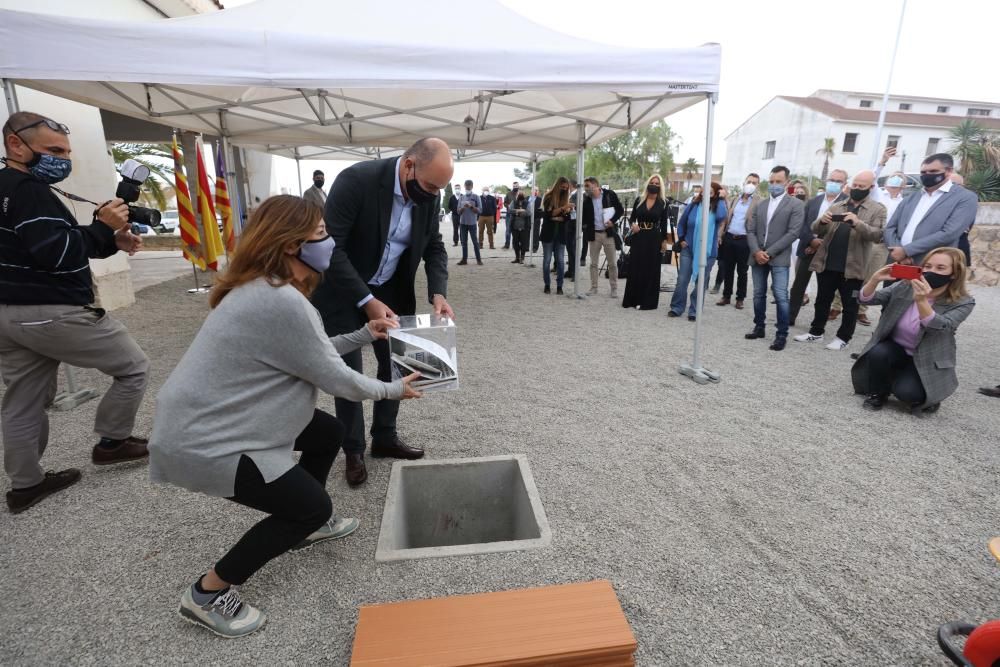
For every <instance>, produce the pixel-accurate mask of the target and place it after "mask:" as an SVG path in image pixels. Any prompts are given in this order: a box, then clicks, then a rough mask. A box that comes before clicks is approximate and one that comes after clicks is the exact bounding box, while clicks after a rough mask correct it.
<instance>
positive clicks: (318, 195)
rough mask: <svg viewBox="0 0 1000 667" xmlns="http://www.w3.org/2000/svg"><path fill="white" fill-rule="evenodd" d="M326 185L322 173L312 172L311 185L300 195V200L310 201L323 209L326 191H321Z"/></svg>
mask: <svg viewBox="0 0 1000 667" xmlns="http://www.w3.org/2000/svg"><path fill="white" fill-rule="evenodd" d="M325 184H326V176H325V175H324V174H323V172H322V171H320V170H319V169H317V170H316V171H314V172H313V184H312V186H310V187H309V189H308V190H306V191H305V192H303V193H302V198H303V199H305V200H306V201H311V202H312V203H314V204H316V205H317V206H319V207H320V208H325V206H326V191H324V190H323V186H324V185H325Z"/></svg>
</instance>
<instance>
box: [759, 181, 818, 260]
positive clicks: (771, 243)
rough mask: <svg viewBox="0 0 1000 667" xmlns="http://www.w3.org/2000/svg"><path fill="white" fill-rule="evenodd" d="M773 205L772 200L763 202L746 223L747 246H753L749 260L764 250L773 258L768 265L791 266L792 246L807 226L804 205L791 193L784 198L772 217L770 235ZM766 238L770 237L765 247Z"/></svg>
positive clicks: (763, 200)
mask: <svg viewBox="0 0 1000 667" xmlns="http://www.w3.org/2000/svg"><path fill="white" fill-rule="evenodd" d="M770 203H771V198H770V197H768V198H767V199H762V200H760V202H759V203H758V204H757V205H756V206H755V207H754V209H753V213H752V214H751V215H750V220H749V221H748V222H747V244H748V245H749V246H750V259H751V260H753V254H754V253H755V252H757V251H758V250H763V251H764V252H766V253H767V254H768V255H770V256H771V260H770V261H769V262H768V264H770V265H771V266H791V264H792V243H794V242H795V240H796V239H797V238H799V231H800V230H801V229H802V225H803V224H804V221H805V217H806V212H805V211H806V209H805V204H803V203H802V202H801V201H799V200H798V199H796V198H795V197H793V196H791V195H789V194H786V195H784V197H782V199H781V201H780V202H779V203H778V208H777V210H775V212H774V216H773V217H772V218H771V226H770V232H769V233H768V225H767V206H768V204H770ZM765 235H766V236H767V243H766V244H765V243H764V237H765ZM751 266H753V264H751Z"/></svg>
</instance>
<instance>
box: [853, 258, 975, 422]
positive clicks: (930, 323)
mask: <svg viewBox="0 0 1000 667" xmlns="http://www.w3.org/2000/svg"><path fill="white" fill-rule="evenodd" d="M896 266H898V265H895V264H889V265H887V266H884V267H882V268H881V269H879V270H878V271H877V272H875V274H874V275H873V276H872V277H871V278H869V280H868V282H867V283H866V284H865V285H864V287H862V288H861V292H860V294H859V299H858V300H859V301H860V302H861V303H876V304H879V305H881V306H884V307H885V309H884V310H883V312H882V316H881V317H880V318H879V322H878V328H877V329H876V330H875V333H874V334H872V337H871V340H869V341H868V344H867V345H866V346H865V349H864V350H863V351H862V353H861V356H860V357H859V358H858V360H857V362H856V363H855V364H854V367H853V368H852V369H851V379H852V381H853V383H854V392H855V393H857V394H866V395H867V397H866V398H865V402H864V407H865V408H866V409H868V410H881V409H882V406H883V405H885V402H886V400H887V399H888V397H889V394H890V393H892V394H894V395H895V396H896V398H898V399H899V400H900V401H902V402H904V403H907V404H909V406H910V409H911V411H912V412H913V413H914V414H921V413H925V412H927V413H929V412H935V411H936V410H937V409H938V408H939V407H940V405H941V401H943V400H944V399H946V398H948V397H949V396H951V395H952V394H953V393H954V392H955V390H956V389H957V388H958V376H957V375H956V374H955V331H956V330H957V329H958V325H960V324H961V323H962V322H963V321H965V318H967V317H968V316H969V314H970V313H971V312H972V309H973V308H974V307H975V305H976V302H975V299H973V298H972V297H971V296H969V294H968V292H967V291H966V289H965V274H966V269H965V255H963V254H962V251H961V250H958V249H956V248H937V249H935V250H932V251H930V252H929V253H927V255H926V257H925V259H924V264H923V273H922V274H921V275H919V276H917V277H915V278H911V279H903V280H900V281H899V282H897V283H894V284H892V285H891V286H889V287H886V288H883V289H878V284H879V283H880V282H882V281H884V280H889V279H891V278H892V277H893V276H892V274H893V272H894V268H893V267H896ZM904 268H905V267H904Z"/></svg>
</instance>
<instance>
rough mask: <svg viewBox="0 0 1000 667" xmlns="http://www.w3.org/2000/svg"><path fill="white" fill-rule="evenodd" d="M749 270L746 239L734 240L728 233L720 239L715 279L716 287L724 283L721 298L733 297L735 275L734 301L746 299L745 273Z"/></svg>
mask: <svg viewBox="0 0 1000 667" xmlns="http://www.w3.org/2000/svg"><path fill="white" fill-rule="evenodd" d="M749 268H750V245H749V244H748V243H747V237H746V236H743V237H741V238H736V237H734V236H733V235H732V234H729V233H728V232H727V233H726V234H725V235H724V236H723V237H722V247H720V248H719V273H718V276H717V277H716V279H715V284H716V285H718V284H719V282H720V280H721V281H722V282H723V283H724V285H725V286H724V287H723V290H722V296H723V297H724V298H726V299H728V298H730V297H731V296H732V295H733V274H736V276H737V280H736V300H737V301H742V300H743V299H745V298H747V271H748V269H749Z"/></svg>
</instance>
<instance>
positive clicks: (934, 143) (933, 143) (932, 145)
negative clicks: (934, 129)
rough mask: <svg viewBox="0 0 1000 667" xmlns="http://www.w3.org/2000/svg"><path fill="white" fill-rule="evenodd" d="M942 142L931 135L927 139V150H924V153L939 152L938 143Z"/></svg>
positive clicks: (932, 153)
mask: <svg viewBox="0 0 1000 667" xmlns="http://www.w3.org/2000/svg"><path fill="white" fill-rule="evenodd" d="M940 143H941V140H940V139H936V138H934V137H931V138H930V139H928V140H927V150H926V151H925V152H924V155H934V154H935V153H937V152H938V144H940Z"/></svg>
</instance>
